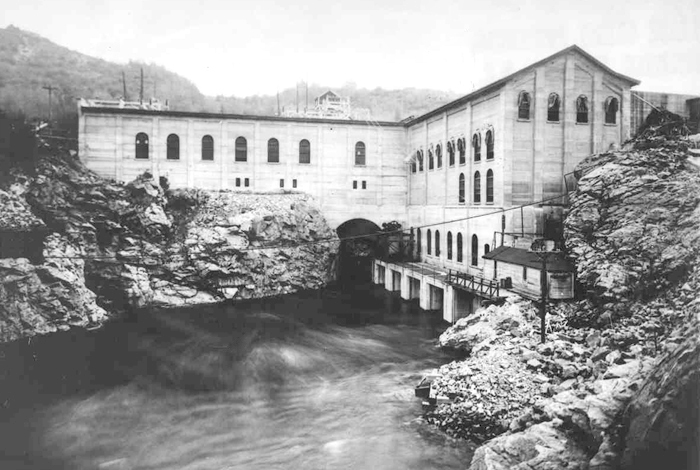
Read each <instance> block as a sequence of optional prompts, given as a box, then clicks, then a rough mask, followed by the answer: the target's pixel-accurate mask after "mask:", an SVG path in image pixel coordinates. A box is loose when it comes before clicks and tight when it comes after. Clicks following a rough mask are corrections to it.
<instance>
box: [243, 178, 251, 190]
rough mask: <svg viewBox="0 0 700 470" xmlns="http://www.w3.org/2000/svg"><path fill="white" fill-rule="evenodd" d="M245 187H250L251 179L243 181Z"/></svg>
mask: <svg viewBox="0 0 700 470" xmlns="http://www.w3.org/2000/svg"><path fill="white" fill-rule="evenodd" d="M243 185H244V186H245V187H246V188H247V187H248V186H250V178H246V179H245V180H243Z"/></svg>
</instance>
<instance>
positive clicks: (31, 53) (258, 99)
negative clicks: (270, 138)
mask: <svg viewBox="0 0 700 470" xmlns="http://www.w3.org/2000/svg"><path fill="white" fill-rule="evenodd" d="M141 68H143V71H144V98H146V99H148V98H150V97H152V96H156V97H157V98H159V99H160V100H161V101H165V100H166V99H167V100H168V101H169V103H170V109H173V110H176V111H205V112H215V113H218V112H226V113H239V114H257V115H261V114H262V115H272V114H275V113H276V112H277V96H276V95H260V96H257V95H256V96H251V97H244V98H240V97H233V96H231V97H225V96H217V97H207V96H204V95H203V94H202V93H201V92H200V91H199V89H198V88H197V86H196V85H195V84H194V83H192V82H191V81H189V80H188V79H186V78H184V77H182V76H180V75H177V74H175V73H173V72H170V71H168V70H167V69H165V68H164V67H161V66H158V65H155V64H145V63H140V62H129V63H128V64H118V63H114V62H108V61H105V60H102V59H98V58H94V57H90V56H87V55H85V54H81V53H80V52H76V51H72V50H70V49H67V48H65V47H62V46H60V45H58V44H55V43H53V42H51V41H49V40H48V39H46V38H43V37H41V36H39V35H38V34H35V33H32V32H29V31H24V30H22V29H19V28H17V27H15V26H8V27H7V28H5V29H0V109H2V110H4V111H6V112H9V113H11V114H13V115H17V114H19V115H24V116H26V117H27V118H34V117H40V118H46V117H47V116H48V92H47V90H45V89H43V88H42V87H43V86H45V85H51V86H53V87H56V91H55V92H54V95H53V107H52V109H53V116H54V118H55V119H56V120H57V121H59V126H60V127H63V128H68V127H71V128H75V116H76V114H77V111H76V103H75V100H76V99H77V98H81V97H82V98H101V99H118V98H120V97H122V96H123V95H124V87H123V84H122V73H124V75H125V78H126V91H127V98H128V99H130V100H135V99H138V96H139V88H140V83H139V82H140V70H141ZM289 82H292V80H291V79H290V80H289ZM327 89H329V87H327V86H323V85H317V84H311V85H309V91H308V97H309V103H313V98H314V97H315V96H317V95H320V94H321V93H323V92H324V91H326V90H327ZM334 90H335V91H336V92H338V93H340V94H341V95H342V96H348V97H350V98H351V99H352V102H353V105H354V106H355V107H360V108H368V109H370V111H371V114H372V118H373V119H376V120H389V121H394V120H401V119H403V118H405V117H408V116H410V115H419V114H422V113H424V112H426V111H428V110H430V109H433V108H435V107H437V106H440V105H441V104H444V103H447V102H448V101H450V100H453V99H455V98H457V97H458V96H459V95H458V94H456V93H447V92H442V91H436V90H427V89H414V88H408V89H402V90H384V89H382V88H375V89H373V90H369V89H364V88H357V87H356V86H354V85H353V84H347V85H344V86H343V87H341V88H335V89H334ZM299 101H300V103H299V106H300V107H303V106H304V102H305V101H306V92H305V89H304V90H301V89H300V95H299ZM280 105H281V106H287V107H290V108H291V107H296V89H295V88H294V87H293V86H292V87H290V88H288V89H285V90H280Z"/></svg>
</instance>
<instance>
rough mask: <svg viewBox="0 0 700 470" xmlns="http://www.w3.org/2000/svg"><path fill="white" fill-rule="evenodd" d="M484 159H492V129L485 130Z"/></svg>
mask: <svg viewBox="0 0 700 470" xmlns="http://www.w3.org/2000/svg"><path fill="white" fill-rule="evenodd" d="M485 140H486V160H493V130H492V129H489V130H488V131H486V139H485Z"/></svg>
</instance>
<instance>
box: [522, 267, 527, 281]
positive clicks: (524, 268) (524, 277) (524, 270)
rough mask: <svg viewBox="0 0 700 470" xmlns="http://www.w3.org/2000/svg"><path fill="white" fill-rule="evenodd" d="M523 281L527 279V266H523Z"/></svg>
mask: <svg viewBox="0 0 700 470" xmlns="http://www.w3.org/2000/svg"><path fill="white" fill-rule="evenodd" d="M523 281H527V266H523Z"/></svg>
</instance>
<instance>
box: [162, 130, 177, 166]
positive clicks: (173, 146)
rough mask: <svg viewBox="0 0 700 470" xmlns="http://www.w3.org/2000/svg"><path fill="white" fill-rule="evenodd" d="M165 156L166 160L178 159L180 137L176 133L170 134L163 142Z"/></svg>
mask: <svg viewBox="0 0 700 470" xmlns="http://www.w3.org/2000/svg"><path fill="white" fill-rule="evenodd" d="M165 147H166V151H165V158H166V159H168V160H179V159H180V137H178V136H177V134H170V135H169V136H168V138H167V140H166V142H165Z"/></svg>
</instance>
